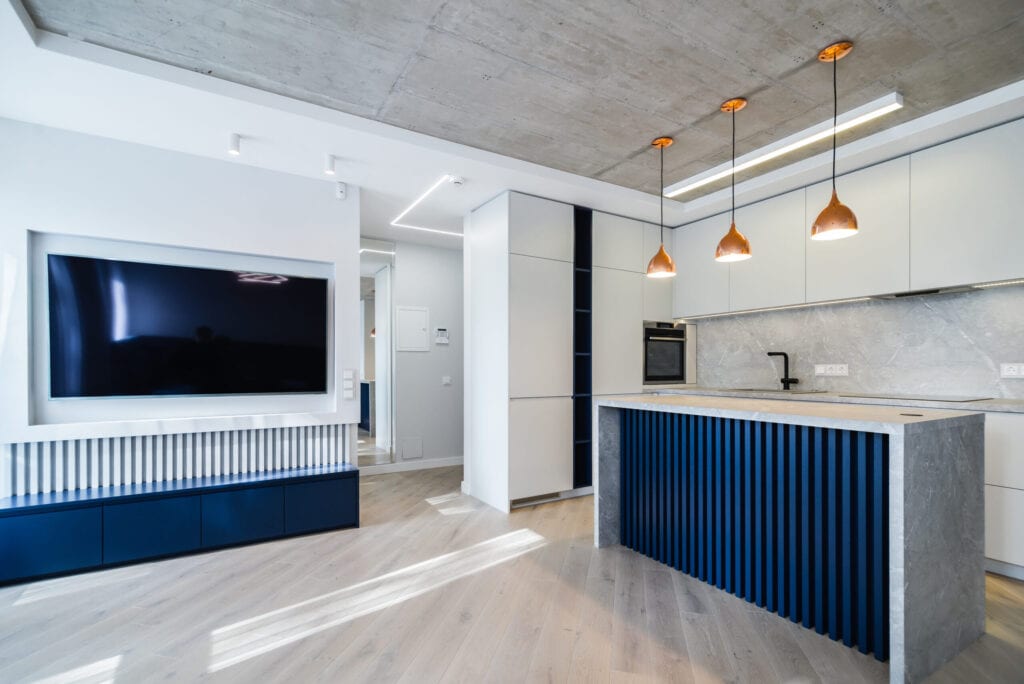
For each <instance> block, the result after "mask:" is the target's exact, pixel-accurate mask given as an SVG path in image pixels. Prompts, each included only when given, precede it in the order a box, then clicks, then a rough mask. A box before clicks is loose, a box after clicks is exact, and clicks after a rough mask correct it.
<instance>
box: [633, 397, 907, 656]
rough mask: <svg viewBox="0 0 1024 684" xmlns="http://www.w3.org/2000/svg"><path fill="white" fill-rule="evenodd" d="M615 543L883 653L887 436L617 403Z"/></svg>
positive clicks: (886, 576) (866, 649) (863, 648)
mask: <svg viewBox="0 0 1024 684" xmlns="http://www.w3.org/2000/svg"><path fill="white" fill-rule="evenodd" d="M621 416H622V417H621V420H622V423H621V431H620V439H621V446H620V449H621V452H620V453H621V458H620V462H619V465H620V469H621V472H620V487H621V501H620V507H619V514H620V523H619V524H620V538H621V542H622V544H623V545H624V546H627V547H629V548H631V549H633V550H635V551H638V552H640V553H643V554H645V555H647V556H649V557H651V558H653V559H655V560H657V561H659V562H661V563H665V564H666V565H670V566H672V567H673V568H675V569H676V570H679V571H681V572H685V573H687V574H689V575H692V576H693V577H696V578H698V579H700V580H702V581H704V582H707V583H709V584H712V585H714V586H716V587H718V588H720V589H724V590H725V591H728V592H730V593H732V594H735V595H736V596H739V597H740V598H743V599H745V600H747V601H750V602H751V603H754V604H756V605H758V606H761V607H764V608H766V609H768V610H770V611H773V612H775V613H778V614H779V615H781V616H783V617H787V618H789V619H790V620H792V621H793V622H796V623H798V624H801V625H803V626H804V627H807V628H811V629H814V630H815V631H817V632H818V633H820V634H828V635H829V636H830V637H831V638H832V639H835V640H842V641H843V643H844V644H846V645H847V646H852V647H856V648H857V649H859V650H860V651H861V652H863V653H871V654H873V655H874V656H875V658H877V659H879V660H886V659H887V658H888V657H889V557H888V553H889V500H888V497H889V493H888V492H889V476H888V472H889V438H888V436H887V435H884V434H875V433H869V432H857V431H852V430H842V429H832V428H819V427H809V426H802V425H787V424H780V423H771V422H761V421H754V420H742V419H735V418H720V417H712V416H702V415H690V414H682V413H666V412H660V411H645V410H636V409H624V410H622V411H621Z"/></svg>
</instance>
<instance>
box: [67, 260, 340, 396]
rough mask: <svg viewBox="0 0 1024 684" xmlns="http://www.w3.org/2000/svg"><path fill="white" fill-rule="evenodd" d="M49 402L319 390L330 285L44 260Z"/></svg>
mask: <svg viewBox="0 0 1024 684" xmlns="http://www.w3.org/2000/svg"><path fill="white" fill-rule="evenodd" d="M47 270H48V274H47V276H48V282H49V301H50V306H49V309H50V310H49V316H50V396H51V397H52V398H55V399H56V398H70V397H139V396H154V395H211V394H264V393H310V392H326V391H327V281H326V280H325V279H322V278H300V277H293V276H280V275H273V274H264V273H244V272H238V271H224V270H217V269H211V268H193V267H186V266H166V265H161V264H146V263H138V262H134V261H114V260H110V259H95V258H91V257H81V256H65V255H60V254H49V255H47Z"/></svg>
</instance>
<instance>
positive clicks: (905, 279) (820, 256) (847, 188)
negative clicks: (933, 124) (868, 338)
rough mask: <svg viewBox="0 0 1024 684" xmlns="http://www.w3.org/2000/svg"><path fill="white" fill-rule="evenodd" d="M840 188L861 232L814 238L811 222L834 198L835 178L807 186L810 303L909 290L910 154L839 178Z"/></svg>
mask: <svg viewBox="0 0 1024 684" xmlns="http://www.w3.org/2000/svg"><path fill="white" fill-rule="evenodd" d="M836 187H837V188H838V189H839V199H840V201H842V202H843V203H844V204H846V205H847V206H848V207H850V208H851V209H853V212H854V213H855V214H856V216H857V225H858V230H857V234H856V235H854V236H853V237H849V238H846V239H843V240H812V239H811V224H812V223H813V222H814V219H815V218H816V217H817V216H818V214H819V213H820V212H821V210H822V209H824V208H825V206H826V205H827V204H828V202H829V199H830V198H831V197H832V182H831V180H829V181H826V182H824V183H818V184H817V185H812V186H810V187H808V188H807V193H806V194H807V196H806V212H805V216H806V217H807V226H806V227H805V228H806V229H805V230H804V240H805V248H806V250H807V301H809V302H822V301H828V300H832V299H846V298H849V297H863V296H868V295H879V294H890V293H893V292H906V291H907V290H909V289H910V159H909V157H900V158H898V159H893V160H892V161H888V162H885V163H884V164H878V165H877V166H871V167H868V168H866V169H861V170H860V171H856V172H854V173H851V174H847V175H845V176H841V177H840V178H838V179H837V181H836Z"/></svg>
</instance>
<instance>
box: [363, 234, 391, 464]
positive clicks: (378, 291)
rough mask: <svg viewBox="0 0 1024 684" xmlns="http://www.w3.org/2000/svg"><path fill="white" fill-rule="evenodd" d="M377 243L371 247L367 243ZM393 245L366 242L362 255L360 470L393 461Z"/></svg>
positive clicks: (374, 241)
mask: <svg viewBox="0 0 1024 684" xmlns="http://www.w3.org/2000/svg"><path fill="white" fill-rule="evenodd" d="M370 242H372V246H370V247H368V246H367V243H370ZM393 257H394V245H393V244H392V243H382V242H380V241H377V240H373V241H369V240H362V249H361V250H360V254H359V271H360V278H359V319H360V326H361V332H362V334H361V335H360V340H361V346H362V350H361V354H360V378H359V379H360V383H359V389H360V416H359V436H358V440H357V442H358V444H357V446H358V457H359V461H358V465H359V467H365V466H375V465H385V464H390V463H393V462H394V420H393V419H392V416H393V415H394V377H393V372H392V369H393V367H394V349H393V346H394V345H393V344H392V339H393V335H392V332H391V331H392V323H391V278H392V271H393V264H392V261H393Z"/></svg>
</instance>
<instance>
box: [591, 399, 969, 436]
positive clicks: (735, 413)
mask: <svg viewBox="0 0 1024 684" xmlns="http://www.w3.org/2000/svg"><path fill="white" fill-rule="evenodd" d="M594 403H595V404H597V405H598V406H608V407H612V408H626V409H638V410H644V411H662V412H666V413H688V414H693V415H701V416H713V417H719V418H738V419H741V420H755V421H764V422H770V423H785V424H789V425H808V426H811V427H823V428H840V429H844V430H860V431H864V432H885V433H904V434H905V433H910V432H920V431H924V430H930V429H932V428H937V427H945V426H952V425H953V424H959V423H961V422H967V421H972V420H981V418H982V414H980V413H977V412H969V411H947V410H939V409H910V410H908V409H906V408H904V407H894V406H866V405H863V404H830V403H825V402H801V401H785V400H778V399H762V398H757V397H714V396H706V395H703V396H702V395H695V394H691V395H683V394H627V395H622V396H612V397H595V399H594Z"/></svg>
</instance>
